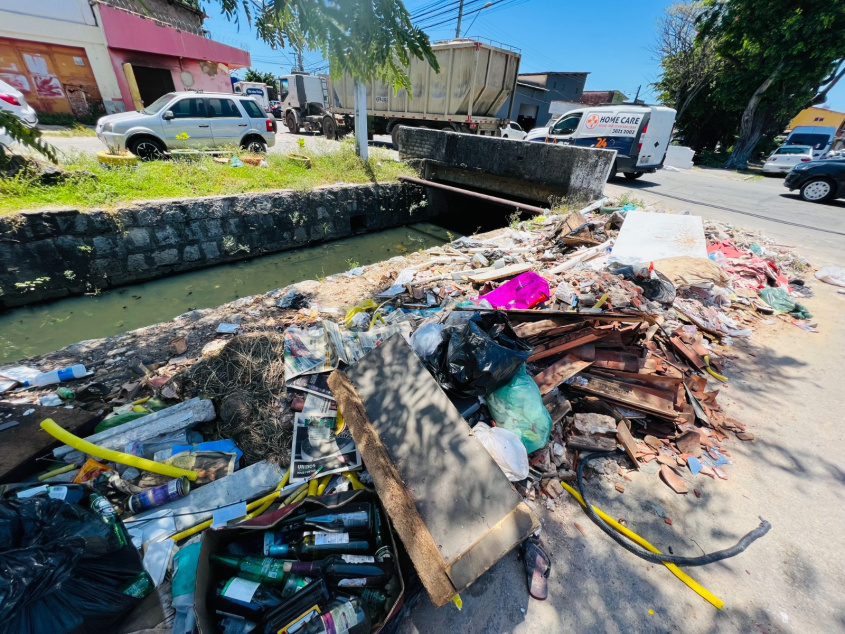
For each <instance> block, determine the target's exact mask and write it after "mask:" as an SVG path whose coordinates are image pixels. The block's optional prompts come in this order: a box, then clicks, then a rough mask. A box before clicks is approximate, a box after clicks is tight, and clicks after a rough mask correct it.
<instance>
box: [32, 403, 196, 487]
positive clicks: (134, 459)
mask: <svg viewBox="0 0 845 634" xmlns="http://www.w3.org/2000/svg"><path fill="white" fill-rule="evenodd" d="M41 429H43V430H44V431H46V432H47V433H48V434H50V435H51V436H52V437H53V438H55V439H56V440H58V441H59V442H63V443H64V444H66V445H69V446H71V447H73V448H74V449H78V450H79V451H81V452H82V453H86V454H89V455H92V456H94V457H96V458H102V459H103V460H108V461H110V462H119V463H120V464H126V465H129V466H130V467H135V468H136V469H141V470H142V471H150V472H151V473H157V474H159V475H163V476H168V477H170V478H181V477H182V476H185V477H186V478H188V480H196V479H197V472H196V471H189V470H188V469H180V468H179V467H173V466H171V465H168V464H162V463H160V462H153V461H152V460H147V459H146V458H139V457H138V456H133V455H130V454H128V453H123V452H121V451H114V450H112V449H106V448H105V447H100V446H99V445H95V444H93V443H90V442H88V441H87V440H83V439H82V438H80V437H79V436H74V435H73V434H71V433H70V432H69V431H67V430H65V429H62V428H61V427H59V426H58V425H57V424H56V422H55V421H54V420H53V419H51V418H48V419H46V420H42V421H41Z"/></svg>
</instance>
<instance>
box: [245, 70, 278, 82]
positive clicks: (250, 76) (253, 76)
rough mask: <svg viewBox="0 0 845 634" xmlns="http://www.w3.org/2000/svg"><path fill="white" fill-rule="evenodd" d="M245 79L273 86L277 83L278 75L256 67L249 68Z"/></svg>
mask: <svg viewBox="0 0 845 634" xmlns="http://www.w3.org/2000/svg"><path fill="white" fill-rule="evenodd" d="M244 81H254V82H258V83H259V84H267V85H268V86H273V85H275V83H276V77H275V75H273V73H262V72H261V71H257V70H255V69H254V68H247V69H246V73H245V74H244Z"/></svg>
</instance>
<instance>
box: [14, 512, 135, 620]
mask: <svg viewBox="0 0 845 634" xmlns="http://www.w3.org/2000/svg"><path fill="white" fill-rule="evenodd" d="M141 574H143V567H142V564H141V561H140V558H139V556H138V553H137V551H135V549H134V547H132V545H131V544H130V545H126V546H123V545H121V543H120V542H119V541H118V539H117V537H116V536H115V533H114V532H113V530H112V529H111V527H110V526H109V525H108V524H106V523H105V522H104V521H103V520H102V518H101V517H100V516H99V515H97V514H96V513H94V512H93V511H90V510H88V509H86V508H84V507H82V506H79V505H76V504H69V503H67V502H64V501H62V500H54V499H51V498H48V497H40V496H39V497H32V498H26V499H22V500H3V501H0V634H29V633H31V632H50V633H51V634H63V633H74V634H77V633H80V634H82V633H87V632H91V633H94V632H98V633H99V632H106V631H110V627H109V626H110V625H113V624H114V623H115V622H116V621H117V620H118V619H119V618H120V617H122V616H123V615H125V614H126V613H127V612H128V611H129V610H130V609H132V608H133V607H134V606H135V605H136V604H137V603H138V601H139V600H140V599H139V598H137V597H136V596H132V595H131V594H125V593H124V590H125V589H126V588H127V587H128V586H130V585H131V584H132V583H133V581H135V580H136V579H137V578H138V576H139V575H141ZM133 594H134V593H133Z"/></svg>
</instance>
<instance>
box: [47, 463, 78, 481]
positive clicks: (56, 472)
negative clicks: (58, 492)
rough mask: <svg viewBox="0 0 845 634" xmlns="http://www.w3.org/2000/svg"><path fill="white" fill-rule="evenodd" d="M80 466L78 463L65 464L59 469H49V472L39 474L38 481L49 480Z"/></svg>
mask: <svg viewBox="0 0 845 634" xmlns="http://www.w3.org/2000/svg"><path fill="white" fill-rule="evenodd" d="M78 468H79V465H78V464H68V465H65V466H64V467H59V468H58V469H53V470H52V471H48V472H47V473H42V474H41V475H40V476H38V481H39V482H44V480H49V479H50V478H52V477H54V476H57V475H61V474H63V473H67V472H68V471H73V470H74V469H78Z"/></svg>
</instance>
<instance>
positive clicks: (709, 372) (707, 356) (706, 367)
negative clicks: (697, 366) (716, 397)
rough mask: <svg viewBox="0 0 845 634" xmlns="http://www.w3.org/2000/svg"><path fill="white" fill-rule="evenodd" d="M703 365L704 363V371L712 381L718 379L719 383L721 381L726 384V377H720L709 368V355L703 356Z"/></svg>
mask: <svg viewBox="0 0 845 634" xmlns="http://www.w3.org/2000/svg"><path fill="white" fill-rule="evenodd" d="M704 363H705V366H704V369H705V370H707V372H708V374H710V376H712V377H713V378H714V379H719V380H720V381H722V382H724V383H727V382H728V377H726V376H722V375H721V374H719V373H718V372H716V371H715V370H714V369H713V368H711V367H710V355H709V354H705V355H704Z"/></svg>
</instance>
